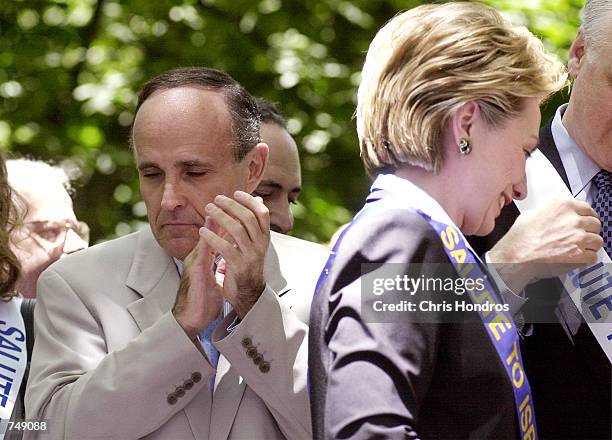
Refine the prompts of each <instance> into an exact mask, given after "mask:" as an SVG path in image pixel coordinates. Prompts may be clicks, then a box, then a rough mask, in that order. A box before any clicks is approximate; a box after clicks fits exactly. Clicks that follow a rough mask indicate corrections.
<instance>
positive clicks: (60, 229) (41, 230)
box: [23, 220, 89, 247]
mask: <svg viewBox="0 0 612 440" xmlns="http://www.w3.org/2000/svg"><path fill="white" fill-rule="evenodd" d="M23 226H24V227H25V228H26V229H27V230H28V231H29V232H30V235H31V234H35V235H36V236H37V237H39V238H41V239H43V240H44V241H46V242H47V243H49V244H50V245H51V246H52V247H57V246H60V245H62V244H64V243H66V237H68V231H69V230H72V231H74V232H75V233H76V234H77V235H78V236H79V237H81V239H82V240H83V241H84V242H85V243H89V226H88V225H87V223H85V222H76V221H73V220H67V221H63V222H49V221H37V222H28V223H24V225H23Z"/></svg>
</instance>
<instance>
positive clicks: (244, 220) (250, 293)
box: [173, 191, 270, 339]
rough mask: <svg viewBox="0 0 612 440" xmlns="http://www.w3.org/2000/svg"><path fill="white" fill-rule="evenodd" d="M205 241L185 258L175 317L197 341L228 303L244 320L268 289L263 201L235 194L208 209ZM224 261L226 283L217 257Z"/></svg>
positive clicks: (267, 228) (202, 233)
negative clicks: (218, 272)
mask: <svg viewBox="0 0 612 440" xmlns="http://www.w3.org/2000/svg"><path fill="white" fill-rule="evenodd" d="M205 210H206V219H205V224H204V226H203V227H202V228H200V238H199V241H198V243H197V245H196V246H195V248H194V249H193V250H192V251H191V253H190V254H189V255H188V256H187V258H186V259H185V268H184V270H183V276H182V277H181V284H180V287H179V291H178V293H177V298H176V303H175V305H174V309H173V313H174V316H175V318H176V320H177V322H178V323H179V324H180V325H181V327H182V328H183V329H184V330H185V332H186V333H187V334H188V335H189V336H190V337H191V338H192V339H195V338H196V337H197V335H198V333H200V332H201V331H202V329H204V327H206V325H207V324H208V323H210V322H212V321H214V320H215V319H216V318H217V317H218V316H219V314H220V313H221V308H222V306H223V300H226V301H227V302H229V303H230V304H231V305H232V307H233V308H234V310H235V311H236V313H237V314H238V316H239V317H240V318H244V317H245V316H246V314H247V313H248V312H249V310H250V309H251V308H252V307H253V305H254V304H255V303H256V302H257V300H258V299H259V297H260V296H261V294H262V292H263V290H264V289H265V286H266V281H265V278H264V262H265V256H266V252H267V250H268V244H269V242H270V214H269V211H268V209H267V208H266V207H265V205H264V204H263V203H262V201H261V198H259V197H253V196H251V195H250V194H247V193H245V192H243V191H236V192H235V193H234V198H233V199H232V198H229V197H226V196H223V195H219V196H217V197H215V199H214V202H212V203H209V204H208V205H207V206H206V208H205ZM217 255H220V256H221V257H222V258H223V260H224V262H225V263H224V269H225V273H224V277H223V280H222V282H219V281H218V280H217V279H216V278H215V272H214V269H215V267H214V262H215V257H216V256H217Z"/></svg>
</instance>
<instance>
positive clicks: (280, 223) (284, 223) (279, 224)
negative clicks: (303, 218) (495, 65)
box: [270, 203, 293, 234]
mask: <svg viewBox="0 0 612 440" xmlns="http://www.w3.org/2000/svg"><path fill="white" fill-rule="evenodd" d="M270 213H271V214H272V216H271V218H270V226H271V228H272V230H273V231H274V230H276V231H277V232H281V233H283V234H287V233H288V232H289V231H291V230H292V229H293V213H292V212H291V209H290V207H289V203H287V204H285V206H279V207H278V208H277V209H275V210H274V209H271V210H270Z"/></svg>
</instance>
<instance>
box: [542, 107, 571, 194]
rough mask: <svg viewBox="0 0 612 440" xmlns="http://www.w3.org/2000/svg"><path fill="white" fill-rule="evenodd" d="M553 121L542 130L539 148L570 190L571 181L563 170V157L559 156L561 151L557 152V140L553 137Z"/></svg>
mask: <svg viewBox="0 0 612 440" xmlns="http://www.w3.org/2000/svg"><path fill="white" fill-rule="evenodd" d="M552 121H553V120H552V119H550V120H549V121H548V122H547V123H546V125H545V126H544V127H542V128H541V129H540V142H539V145H538V148H539V149H540V151H541V152H542V154H544V156H546V158H547V159H548V160H549V161H550V163H551V164H552V166H553V167H555V169H556V170H557V173H559V175H560V176H561V179H563V182H565V185H566V186H567V187H568V188H569V187H570V184H569V179H568V178H567V173H566V172H565V168H563V162H561V156H559V151H558V150H557V146H556V145H555V140H554V138H553V135H552Z"/></svg>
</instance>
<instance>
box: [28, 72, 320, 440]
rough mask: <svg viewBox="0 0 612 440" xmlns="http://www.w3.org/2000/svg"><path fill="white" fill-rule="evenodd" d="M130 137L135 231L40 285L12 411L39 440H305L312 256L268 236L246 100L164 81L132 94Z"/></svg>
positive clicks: (191, 79)
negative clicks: (21, 388)
mask: <svg viewBox="0 0 612 440" xmlns="http://www.w3.org/2000/svg"><path fill="white" fill-rule="evenodd" d="M132 141H133V142H132V143H133V147H134V154H135V159H136V163H137V166H138V170H139V174H140V186H141V192H142V195H143V198H144V200H145V203H146V205H147V210H148V215H149V223H150V228H146V229H144V230H142V231H140V232H137V233H135V234H131V235H128V236H126V237H123V238H119V239H116V240H112V241H109V242H107V243H104V244H101V245H97V246H94V247H92V248H90V249H88V250H86V251H82V252H80V253H78V254H75V255H74V256H69V257H66V258H64V259H62V260H60V261H59V262H58V263H56V264H54V265H53V266H51V267H50V268H49V269H48V270H47V271H45V272H44V273H43V275H42V276H41V278H40V281H39V284H38V292H39V295H38V298H39V299H38V304H37V306H36V315H35V320H36V344H35V348H34V354H33V360H32V366H31V374H30V378H29V389H28V391H27V393H26V408H27V416H28V417H29V418H35V419H46V420H47V421H48V424H47V426H48V428H47V431H46V434H47V436H46V437H43V436H42V435H41V437H43V438H52V439H56V438H57V439H60V438H66V439H78V440H82V439H136V438H147V439H164V440H165V439H172V440H180V439H190V440H191V439H226V438H230V439H283V438H288V439H306V438H309V437H311V427H310V410H309V402H308V394H307V389H306V368H307V351H308V350H307V341H308V337H307V332H308V327H307V319H308V311H309V305H310V301H311V298H312V292H313V290H314V285H315V282H316V278H317V276H318V274H319V272H320V270H321V268H322V267H323V264H324V261H325V259H326V254H327V252H326V251H325V249H324V248H323V247H321V246H318V245H315V244H313V243H308V242H304V241H302V240H298V239H295V238H292V237H287V236H283V235H280V234H276V233H272V236H271V239H270V231H269V221H270V220H269V213H268V211H267V209H266V208H265V206H264V205H263V204H262V203H261V199H258V198H254V197H252V196H250V195H249V194H248V193H250V192H252V191H253V190H254V189H255V188H256V186H257V184H258V183H259V181H260V179H261V177H262V175H263V171H264V169H265V166H266V161H267V146H266V145H265V144H262V143H260V142H259V118H258V115H257V110H256V106H255V103H254V101H253V99H252V98H251V96H250V95H249V94H248V93H247V92H246V91H245V90H244V89H243V88H242V87H241V86H240V85H239V84H237V83H236V82H235V81H234V80H233V79H232V78H231V77H229V76H228V75H227V74H225V73H222V72H219V71H215V70H212V69H201V68H187V69H177V70H174V71H169V72H166V73H165V74H162V75H160V76H159V77H157V78H155V79H153V80H152V81H150V82H149V83H148V84H147V85H145V87H144V88H143V90H142V91H141V93H140V95H139V100H138V106H137V109H136V116H135V120H134V125H133V130H132ZM183 266H184V267H183ZM181 274H182V275H181ZM26 434H27V435H26V438H27V437H30V438H34V437H37V436H38V433H36V432H33V431H29V432H28V433H26Z"/></svg>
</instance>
